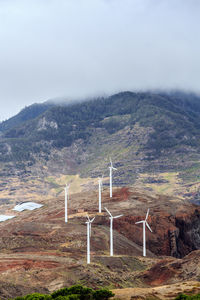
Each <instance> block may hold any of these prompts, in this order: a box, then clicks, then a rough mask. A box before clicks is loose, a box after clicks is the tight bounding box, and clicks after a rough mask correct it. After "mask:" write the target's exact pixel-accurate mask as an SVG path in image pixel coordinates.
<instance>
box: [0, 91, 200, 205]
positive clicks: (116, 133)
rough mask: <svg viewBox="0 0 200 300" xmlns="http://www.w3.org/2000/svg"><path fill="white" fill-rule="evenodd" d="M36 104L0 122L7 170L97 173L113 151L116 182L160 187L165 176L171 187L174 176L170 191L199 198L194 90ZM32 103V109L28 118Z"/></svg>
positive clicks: (199, 137)
mask: <svg viewBox="0 0 200 300" xmlns="http://www.w3.org/2000/svg"><path fill="white" fill-rule="evenodd" d="M38 107H40V105H39V106H34V105H33V106H31V107H29V108H26V109H25V110H23V111H22V112H21V115H18V116H17V117H16V118H17V120H16V119H15V120H14V121H16V122H13V119H11V120H10V121H9V120H8V121H7V125H6V124H5V123H1V126H0V129H1V137H0V153H1V155H0V164H1V172H2V174H4V175H5V176H6V174H7V175H8V174H10V172H14V173H15V172H18V171H20V172H22V173H23V172H25V173H26V174H34V172H36V171H37V173H38V174H40V175H39V176H46V177H48V176H51V175H52V174H57V175H58V176H59V173H62V174H80V175H81V176H82V177H86V178H87V177H98V176H101V175H102V174H104V173H105V170H104V169H105V168H107V166H108V163H109V157H110V156H111V157H112V159H113V161H114V163H115V165H116V166H117V168H118V172H117V173H116V176H115V184H116V185H126V184H133V183H135V184H139V185H144V186H146V187H147V188H150V189H152V188H153V189H154V188H156V189H157V188H158V189H161V187H162V186H163V190H164V189H165V187H164V183H166V184H167V183H168V187H167V189H169V188H170V185H172V182H173V181H174V183H173V185H174V190H173V192H174V193H175V194H176V195H179V196H181V197H182V196H183V197H188V198H190V200H192V201H194V202H196V203H198V201H199V198H198V197H199V196H198V187H199V178H200V171H199V162H200V118H199V117H200V98H199V97H198V96H196V95H193V94H181V93H175V94H165V93H160V94H156V93H148V92H146V93H133V92H128V91H127V92H121V93H118V94H115V95H112V96H110V97H106V98H103V97H102V98H99V99H93V100H89V101H84V102H80V103H74V104H72V103H68V104H67V105H66V104H62V105H61V104H49V103H48V104H44V105H43V104H41V107H40V108H38ZM32 110H33V111H34V110H35V114H32V115H31V118H29V117H28V116H29V114H31V111H32ZM26 119H27V120H26ZM9 122H11V123H9ZM13 124H14V125H13ZM2 126H3V127H2ZM2 128H3V130H2ZM6 128H7V129H6ZM62 161H65V162H66V164H63V163H62ZM43 167H45V169H44V168H43ZM16 170H17V171H16ZM167 173H169V176H171V177H169V176H168V175H167ZM154 175H155V176H157V179H156V180H157V185H156V186H155V184H154V183H155V181H156V180H155V178H154V177H155V176H154ZM167 176H168V177H169V178H167ZM172 177H173V178H172ZM149 184H150V185H151V186H149ZM189 184H192V188H190V187H188V185H189ZM181 189H182V191H181Z"/></svg>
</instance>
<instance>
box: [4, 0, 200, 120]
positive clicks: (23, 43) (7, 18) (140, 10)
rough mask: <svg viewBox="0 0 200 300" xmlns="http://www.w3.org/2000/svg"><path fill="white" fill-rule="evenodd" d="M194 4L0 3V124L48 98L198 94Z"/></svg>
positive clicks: (130, 0)
mask: <svg viewBox="0 0 200 300" xmlns="http://www.w3.org/2000/svg"><path fill="white" fill-rule="evenodd" d="M199 11H200V2H198V1H197V0H191V1H189V2H188V1H187V0H162V1H160V0H79V1H74V0H67V1H66V0H56V1H55V0H48V1H47V0H30V1H28V2H27V1H25V0H15V1H14V0H7V1H5V0H0V25H1V26H0V42H1V48H0V63H1V68H0V101H1V113H0V121H2V120H5V119H8V118H9V117H12V116H13V115H15V114H16V113H18V112H19V111H20V110H21V109H23V108H24V107H25V106H28V105H30V104H33V103H39V102H44V101H47V100H48V99H54V98H67V99H72V100H73V99H80V98H81V99H82V98H83V99H84V98H88V97H90V98H91V97H93V96H94V97H96V96H102V95H103V96H104V95H110V94H114V93H117V92H120V91H127V90H130V91H133V92H134V91H146V90H174V89H178V90H181V91H186V92H194V93H197V94H199V93H200V86H199V75H200V58H199V50H200V37H199V32H198V29H199V27H200V26H199V25H200V19H199Z"/></svg>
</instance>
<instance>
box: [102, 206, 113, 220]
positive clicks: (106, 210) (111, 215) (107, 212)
mask: <svg viewBox="0 0 200 300" xmlns="http://www.w3.org/2000/svg"><path fill="white" fill-rule="evenodd" d="M104 208H105V210H106V211H107V213H108V214H109V215H110V216H111V218H112V217H113V216H112V215H111V213H110V212H109V210H108V209H107V208H106V207H104Z"/></svg>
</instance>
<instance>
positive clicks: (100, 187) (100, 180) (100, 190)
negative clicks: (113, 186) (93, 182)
mask: <svg viewBox="0 0 200 300" xmlns="http://www.w3.org/2000/svg"><path fill="white" fill-rule="evenodd" d="M102 179H103V176H102V177H101V178H99V180H98V181H99V213H101V192H102V190H103V183H102Z"/></svg>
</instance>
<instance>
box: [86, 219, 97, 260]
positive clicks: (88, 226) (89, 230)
mask: <svg viewBox="0 0 200 300" xmlns="http://www.w3.org/2000/svg"><path fill="white" fill-rule="evenodd" d="M87 219H88V221H87V222H85V223H86V224H87V264H90V237H91V229H92V222H93V221H94V219H95V217H94V218H93V219H92V220H90V218H89V216H88V215H87Z"/></svg>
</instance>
